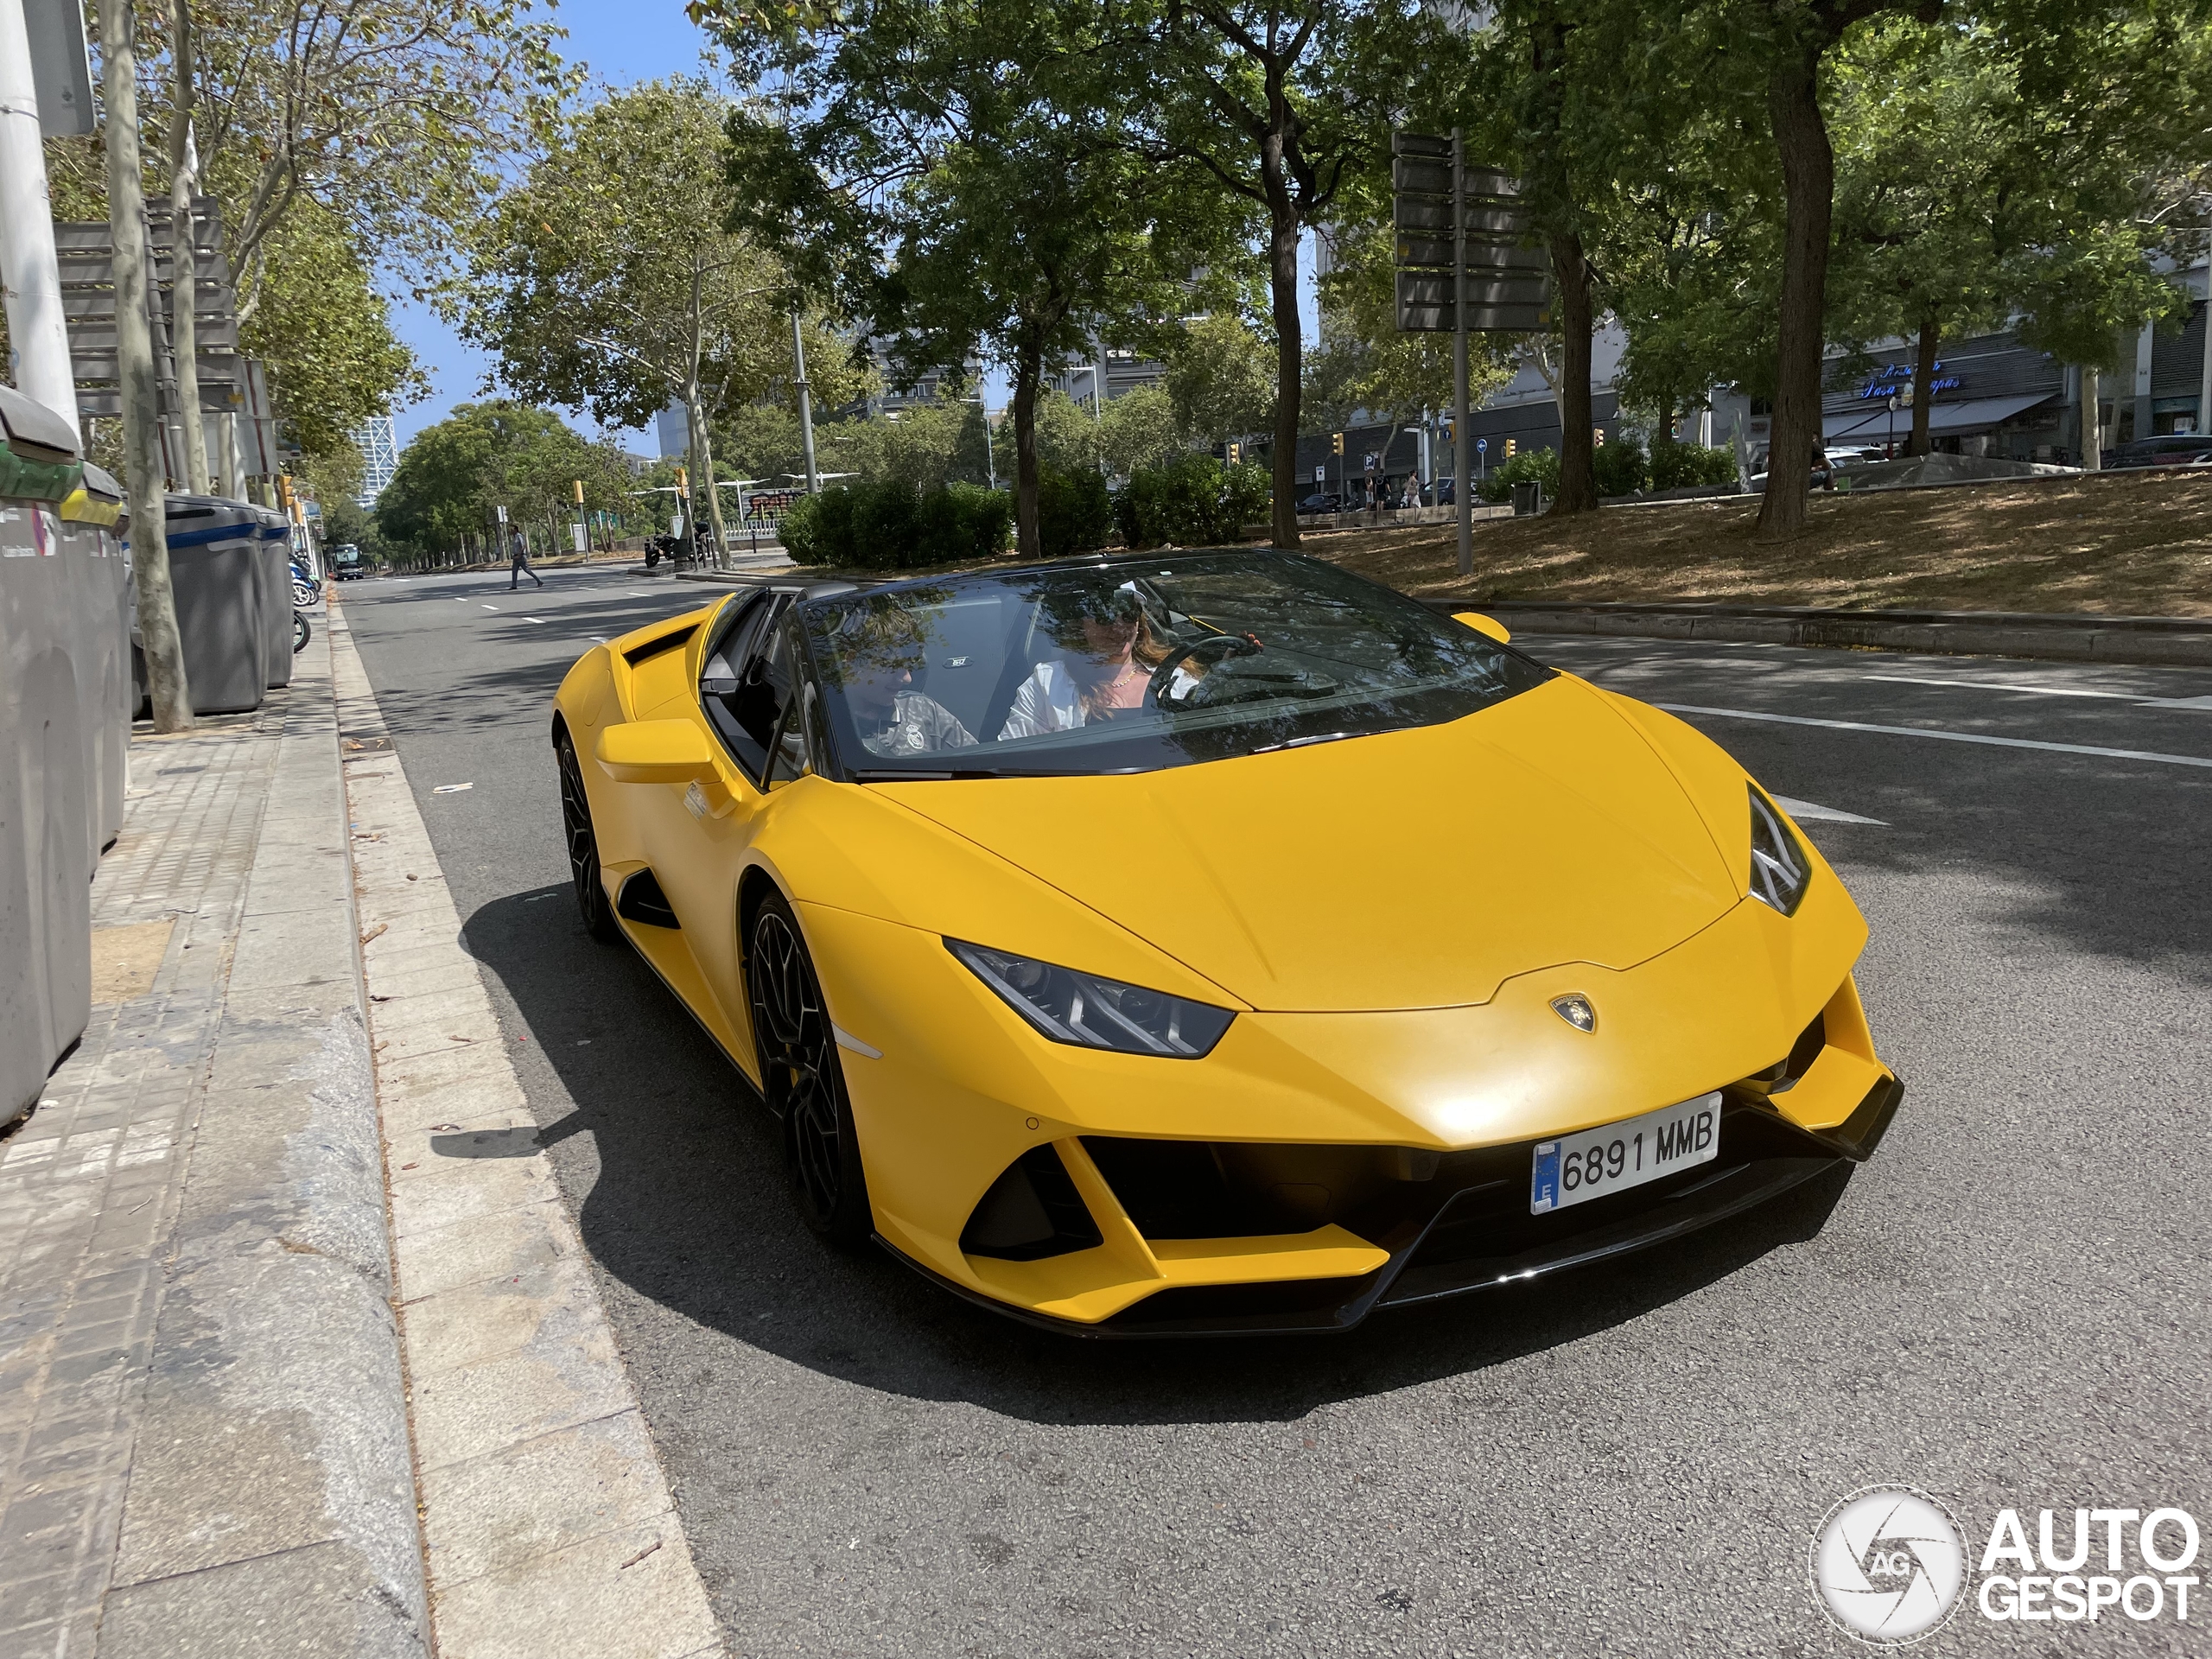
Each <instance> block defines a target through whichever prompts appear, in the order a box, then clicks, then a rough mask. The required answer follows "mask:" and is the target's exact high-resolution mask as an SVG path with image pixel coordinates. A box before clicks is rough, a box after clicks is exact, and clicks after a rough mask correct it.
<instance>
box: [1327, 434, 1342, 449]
mask: <svg viewBox="0 0 2212 1659" xmlns="http://www.w3.org/2000/svg"><path fill="white" fill-rule="evenodd" d="M1329 453H1330V454H1337V455H1341V454H1344V434H1343V433H1341V432H1333V433H1332V434H1330V435H1329Z"/></svg>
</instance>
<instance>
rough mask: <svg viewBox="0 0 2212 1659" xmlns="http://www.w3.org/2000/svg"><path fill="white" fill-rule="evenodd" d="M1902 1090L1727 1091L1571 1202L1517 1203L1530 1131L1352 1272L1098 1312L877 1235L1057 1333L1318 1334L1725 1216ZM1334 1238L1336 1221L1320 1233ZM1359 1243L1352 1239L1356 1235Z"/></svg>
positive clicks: (1853, 1157) (1825, 1160)
mask: <svg viewBox="0 0 2212 1659" xmlns="http://www.w3.org/2000/svg"><path fill="white" fill-rule="evenodd" d="M1903 1099H1904V1084H1903V1082H1902V1081H1901V1080H1899V1079H1898V1078H1897V1077H1895V1076H1894V1075H1891V1074H1888V1073H1885V1074H1884V1075H1883V1076H1882V1077H1880V1078H1879V1079H1878V1081H1877V1082H1876V1083H1875V1084H1874V1085H1873V1087H1872V1088H1871V1089H1870V1090H1868V1091H1867V1092H1866V1096H1865V1098H1864V1099H1863V1100H1862V1101H1861V1102H1860V1103H1859V1106H1858V1108H1857V1109H1855V1110H1854V1111H1853V1112H1852V1114H1851V1116H1849V1117H1848V1118H1847V1119H1846V1120H1845V1121H1844V1122H1841V1123H1840V1124H1838V1125H1836V1126H1835V1127H1834V1128H1830V1129H1826V1130H1817V1131H1816V1130H1808V1129H1805V1128H1801V1127H1799V1126H1798V1125H1796V1124H1795V1123H1793V1122H1790V1121H1789V1119H1787V1118H1785V1117H1783V1116H1782V1115H1781V1114H1780V1113H1778V1112H1777V1111H1775V1110H1774V1109H1772V1108H1771V1107H1770V1106H1768V1105H1766V1104H1764V1103H1760V1102H1758V1100H1756V1099H1755V1098H1751V1097H1748V1096H1740V1095H1737V1094H1735V1093H1731V1094H1730V1096H1728V1097H1727V1098H1726V1102H1725V1105H1724V1109H1723V1114H1722V1120H1721V1131H1720V1147H1719V1154H1718V1156H1717V1157H1716V1158H1715V1159H1714V1160H1713V1161H1712V1162H1710V1163H1708V1164H1704V1165H1701V1166H1699V1167H1697V1168H1695V1169H1694V1170H1688V1171H1685V1172H1683V1173H1681V1174H1680V1175H1675V1176H1670V1177H1669V1178H1667V1179H1663V1180H1660V1181H1655V1182H1652V1183H1650V1184H1649V1185H1645V1186H1642V1187H1637V1188H1636V1189H1634V1190H1632V1191H1630V1192H1623V1193H1618V1194H1616V1195H1614V1196H1611V1197H1609V1198H1600V1199H1597V1200H1594V1201H1592V1202H1591V1203H1589V1204H1586V1205H1578V1206H1576V1207H1574V1208H1573V1209H1570V1210H1564V1211H1555V1212H1554V1213H1552V1214H1549V1215H1543V1216H1536V1215H1531V1214H1529V1213H1528V1204H1527V1198H1526V1194H1527V1192H1528V1189H1529V1165H1530V1160H1531V1158H1532V1156H1533V1153H1534V1147H1535V1143H1534V1142H1529V1143H1526V1144H1522V1145H1516V1146H1507V1147H1484V1148H1483V1149H1482V1150H1481V1151H1480V1152H1478V1153H1474V1154H1459V1155H1458V1157H1457V1158H1456V1159H1455V1160H1453V1161H1451V1162H1449V1163H1446V1164H1444V1165H1442V1166H1440V1168H1439V1170H1438V1172H1437V1175H1436V1176H1435V1177H1434V1178H1433V1179H1432V1181H1431V1182H1429V1183H1425V1184H1424V1185H1426V1186H1427V1188H1428V1191H1427V1192H1425V1193H1424V1194H1423V1198H1422V1202H1421V1203H1420V1204H1418V1205H1414V1206H1410V1207H1408V1209H1407V1210H1406V1211H1405V1212H1404V1213H1402V1215H1400V1216H1399V1217H1397V1218H1396V1221H1395V1224H1393V1225H1392V1226H1390V1227H1389V1228H1388V1229H1387V1230H1383V1229H1378V1231H1382V1232H1383V1238H1382V1239H1380V1240H1378V1241H1377V1243H1378V1244H1380V1245H1381V1246H1382V1247H1383V1248H1386V1249H1387V1250H1388V1256H1387V1259H1386V1260H1384V1261H1383V1262H1380V1263H1379V1264H1378V1265H1376V1266H1375V1267H1372V1268H1369V1269H1367V1270H1366V1271H1364V1272H1363V1273H1358V1274H1338V1275H1332V1276H1329V1277H1322V1278H1293V1279H1256V1280H1253V1281H1248V1282H1243V1283H1233V1284H1191V1285H1180V1286H1178V1285H1169V1286H1167V1287H1164V1288H1161V1289H1159V1290H1156V1291H1154V1292H1153V1293H1152V1294H1150V1295H1147V1296H1146V1297H1144V1298H1143V1299H1142V1300H1139V1301H1136V1302H1135V1303H1132V1304H1131V1305H1129V1306H1127V1307H1125V1308H1123V1309H1122V1310H1121V1311H1120V1312H1119V1313H1115V1314H1113V1315H1111V1316H1109V1317H1108V1318H1106V1319H1100V1320H1096V1321H1084V1320H1078V1319H1062V1318H1058V1317H1055V1316H1053V1315H1052V1314H1050V1313H1045V1312H1042V1311H1040V1310H1039V1309H1038V1308H1036V1307H1034V1306H1020V1305H1019V1304H1016V1303H1012V1302H1008V1301H1007V1300H1002V1299H1001V1298H999V1297H995V1296H992V1295H988V1294H983V1293H982V1292H979V1291H978V1290H976V1288H974V1287H971V1286H969V1285H966V1284H963V1283H961V1282H960V1281H957V1280H955V1279H951V1278H949V1277H947V1276H946V1275H944V1274H940V1273H938V1272H936V1271H934V1270H933V1269H931V1268H929V1267H928V1266H926V1265H925V1264H924V1263H922V1262H918V1261H916V1260H915V1259H914V1258H913V1257H912V1256H911V1255H907V1254H906V1252H905V1251H903V1250H901V1249H899V1248H898V1246H897V1245H895V1244H893V1243H891V1242H890V1241H889V1240H887V1239H885V1238H883V1237H881V1236H880V1235H879V1236H878V1240H877V1242H878V1243H880V1244H882V1245H883V1247H884V1248H885V1249H887V1250H888V1251H889V1252H890V1253H891V1254H892V1255H893V1256H895V1257H897V1258H898V1259H899V1261H901V1262H905V1263H906V1265H907V1266H909V1267H911V1268H913V1269H914V1270H915V1271H916V1272H918V1273H919V1274H922V1275H923V1276H924V1277H925V1278H927V1279H929V1280H931V1281H933V1282H935V1283H937V1284H938V1285H941V1286H943V1287H944V1288H945V1289H947V1290H950V1291H951V1292H953V1293H954V1294H956V1295H958V1296H961V1297H963V1298H964V1299H966V1300H969V1301H972V1302H975V1303H976V1304H977V1305H979V1306H984V1307H988V1308H989V1309H990V1310H991V1311H992V1312H994V1313H1001V1314H1005V1315H1008V1316H1010V1317H1012V1318H1014V1319H1019V1320H1021V1321H1022V1322H1024V1323H1027V1324H1030V1325H1038V1326H1041V1327H1043V1328H1045V1329H1048V1330H1052V1331H1058V1332H1062V1333H1064V1334H1065V1335H1069V1336H1077V1337H1089V1338H1103V1339H1114V1338H1121V1339H1131V1338H1168V1337H1201V1336H1286V1335H1297V1336H1325V1335H1332V1334H1337V1333H1339V1332H1346V1331H1350V1330H1351V1329H1353V1328H1354V1327H1355V1326H1357V1325H1360V1324H1361V1323H1362V1322H1363V1321H1364V1320H1365V1319H1367V1318H1368V1316H1369V1315H1370V1314H1371V1313H1375V1312H1376V1311H1377V1310H1378V1309H1383V1308H1394V1307H1407V1306H1414V1305H1416V1304H1420V1303H1426V1302H1436V1301H1442V1300H1446V1299H1448V1298H1451V1297H1455V1296H1464V1295H1469V1294H1472V1293H1474V1292H1477V1291H1481V1290H1488V1289H1493V1288H1496V1287H1500V1286H1503V1285H1510V1284H1513V1283H1516V1282H1520V1281H1528V1280H1532V1279H1535V1278H1539V1277H1541V1276H1542V1275H1544V1274H1550V1273H1556V1272H1559V1271H1560V1270H1562V1269H1564V1268H1576V1267H1583V1266H1586V1265H1589V1264H1591V1263H1592V1262H1602V1261H1604V1260H1605V1259H1607V1258H1609V1257H1611V1256H1617V1255H1624V1254H1626V1253H1628V1252H1630V1251H1633V1250H1640V1249H1649V1248H1650V1247H1652V1246H1654V1245H1658V1244H1663V1243H1668V1242H1669V1241H1671V1240H1674V1239H1677V1238H1681V1237H1683V1236H1687V1235H1688V1234H1690V1233H1694V1232H1696V1231H1698V1230H1700V1229H1703V1228H1706V1227H1710V1226H1713V1225H1714V1224H1717V1223H1719V1222H1724V1221H1726V1220H1728V1219H1729V1218H1731V1217H1735V1216H1738V1215H1740V1214H1742V1213H1744V1212H1745V1211H1748V1210H1751V1209H1752V1208H1753V1207H1755V1206H1756V1205H1761V1204H1764V1203H1766V1202H1767V1201H1769V1200H1770V1199H1772V1198H1779V1197H1780V1196H1781V1195H1783V1193H1785V1192H1789V1190H1791V1189H1792V1188H1794V1187H1796V1186H1799V1185H1802V1184H1804V1183H1805V1182H1807V1181H1809V1180H1812V1179H1815V1178H1816V1177H1818V1176H1821V1175H1823V1174H1826V1173H1828V1172H1830V1171H1832V1170H1835V1169H1838V1168H1842V1167H1847V1166H1849V1165H1851V1164H1854V1163H1862V1162H1864V1161H1865V1160H1866V1159H1868V1158H1869V1157H1871V1156H1872V1154H1873V1153H1874V1151H1875V1149H1876V1147H1878V1146H1879V1145H1880V1144H1881V1141H1882V1138H1883V1136H1884V1135H1885V1134H1886V1133H1887V1132H1888V1130H1889V1127H1890V1123H1891V1120H1892V1119H1893V1118H1894V1117H1895V1116H1896V1115H1897V1107H1898V1105H1899V1103H1901V1102H1902V1101H1903ZM1328 1231H1332V1232H1336V1233H1338V1235H1339V1236H1342V1230H1340V1229H1330V1230H1328ZM1356 1242H1357V1241H1356Z"/></svg>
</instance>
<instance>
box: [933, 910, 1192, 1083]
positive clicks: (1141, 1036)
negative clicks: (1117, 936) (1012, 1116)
mask: <svg viewBox="0 0 2212 1659" xmlns="http://www.w3.org/2000/svg"><path fill="white" fill-rule="evenodd" d="M944 948H945V949H946V950H950V951H951V952H952V954H953V955H954V956H956V957H959V958H960V960H961V961H962V962H963V963H965V964H966V965H967V967H968V969H969V971H970V972H972V973H973V974H974V975H975V976H976V978H978V979H980V980H982V982H983V983H984V984H986V985H988V986H989V987H990V988H992V989H993V990H995V991H996V992H997V993H998V994H999V995H1000V996H1001V997H1003V998H1004V999H1005V1000H1006V1004H1007V1007H1010V1008H1012V1009H1013V1010H1014V1012H1015V1013H1016V1014H1020V1016H1021V1017H1022V1018H1023V1019H1025V1020H1027V1021H1028V1022H1029V1023H1030V1024H1031V1025H1033V1026H1034V1027H1036V1028H1037V1029H1038V1030H1039V1031H1040V1032H1042V1033H1044V1034H1045V1035H1046V1036H1047V1037H1049V1038H1051V1039H1052V1040H1053V1041H1054V1042H1056V1043H1072V1044H1073V1045H1075V1046H1077V1047H1078V1048H1110V1049H1113V1050H1115V1051H1116V1052H1119V1053H1122V1054H1157V1055H1160V1056H1163V1057H1165V1058H1168V1059H1173V1060H1195V1059H1198V1058H1201V1057H1203V1056H1204V1055H1205V1054H1208V1053H1210V1052H1212V1049H1213V1046H1214V1045H1215V1044H1216V1043H1217V1042H1219V1041H1220V1040H1221V1033H1223V1032H1224V1031H1227V1030H1228V1029H1229V1022H1230V1020H1234V1019H1235V1018H1236V1014H1233V1013H1231V1012H1230V1010H1229V1009H1227V1008H1217V1007H1214V1006H1213V1005H1212V1004H1211V1003H1210V1002H1192V1001H1188V1000H1186V999H1185V998H1183V997H1179V996H1170V995H1167V993H1166V992H1165V991H1147V990H1146V989H1145V988H1143V987H1141V986H1138V985H1124V984H1122V982H1121V981H1120V980H1118V979H1101V978H1099V977H1098V976H1096V975H1095V974H1079V973H1077V972H1076V970H1075V969H1072V968H1056V967H1054V966H1053V965H1052V963H1049V962H1038V961H1035V960H1034V959H1033V958H1031V957H1017V956H1014V955H1013V954H1011V953H1010V952H1008V951H1005V950H988V949H986V948H985V947H984V946H982V945H980V944H965V943H963V942H962V941H961V940H959V939H947V940H946V941H945V942H944Z"/></svg>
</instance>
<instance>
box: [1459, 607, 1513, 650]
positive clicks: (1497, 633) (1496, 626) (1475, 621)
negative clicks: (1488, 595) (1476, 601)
mask: <svg viewBox="0 0 2212 1659" xmlns="http://www.w3.org/2000/svg"><path fill="white" fill-rule="evenodd" d="M1452 620H1453V621H1454V622H1464V623H1465V624H1466V625H1467V626H1469V627H1471V628H1472V629H1473V630H1474V631H1475V632H1477V633H1486V634H1488V635H1489V636H1490V637H1491V639H1495V640H1497V643H1498V644H1499V645H1511V644H1512V643H1513V635H1512V634H1511V632H1509V631H1508V630H1507V628H1506V626H1505V624H1504V623H1503V622H1501V621H1499V620H1497V618H1496V617H1494V616H1484V614H1483V613H1481V612H1480V611H1454V612H1452Z"/></svg>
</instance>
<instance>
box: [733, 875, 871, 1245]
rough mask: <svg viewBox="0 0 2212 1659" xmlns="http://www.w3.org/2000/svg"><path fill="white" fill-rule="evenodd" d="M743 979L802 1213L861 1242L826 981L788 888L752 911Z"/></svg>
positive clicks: (860, 1185) (817, 1226) (857, 1177)
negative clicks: (820, 977) (810, 953)
mask: <svg viewBox="0 0 2212 1659" xmlns="http://www.w3.org/2000/svg"><path fill="white" fill-rule="evenodd" d="M745 982H746V991H747V996H748V998H749V1000H750V1001H751V1003H752V1011H753V1049H754V1052H755V1053H756V1054H758V1055H759V1057H760V1086H761V1092H762V1093H763V1094H764V1095H766V1096H767V1101H768V1106H769V1109H771V1110H772V1111H773V1112H774V1113H775V1114H776V1116H778V1117H779V1119H781V1120H782V1122H783V1126H784V1149H785V1156H786V1157H787V1159H788V1160H789V1162H790V1166H791V1190H792V1194H793V1196H794V1197H795V1198H797V1199H798V1209H799V1214H800V1216H801V1217H804V1220H805V1222H806V1224H807V1225H808V1226H809V1227H810V1228H812V1229H813V1230H815V1231H816V1232H817V1233H818V1234H820V1235H821V1236H823V1238H825V1239H828V1240H829V1242H830V1243H834V1244H857V1243H861V1241H863V1240H864V1239H866V1238H867V1237H868V1234H869V1232H870V1230H871V1222H870V1217H869V1214H868V1180H867V1178H866V1177H865V1176H864V1175H863V1174H862V1173H861V1154H860V1140H859V1136H858V1135H857V1134H856V1133H855V1129H854V1127H853V1109H852V1104H851V1103H850V1102H849V1100H848V1099H847V1098H846V1095H845V1073H844V1068H843V1067H842V1065H840V1064H839V1063H838V1058H837V1039H836V1032H835V1031H834V1029H833V1028H832V1027H831V1026H830V1023H829V1010H828V1008H827V1007H825V1006H824V1004H823V998H822V982H821V981H820V980H818V979H817V978H816V976H815V973H814V963H813V960H812V959H811V958H810V957H809V956H808V955H807V950H806V940H805V938H804V937H803V936H802V935H801V934H800V932H799V929H798V917H797V916H795V915H794V914H793V913H792V912H791V906H790V904H789V903H787V902H786V901H785V899H784V896H783V895H782V894H781V893H771V894H770V895H769V896H768V897H767V898H766V899H764V900H762V901H761V905H760V910H759V911H758V912H755V913H754V915H753V937H752V938H751V939H750V941H748V949H747V951H746V954H745Z"/></svg>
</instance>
